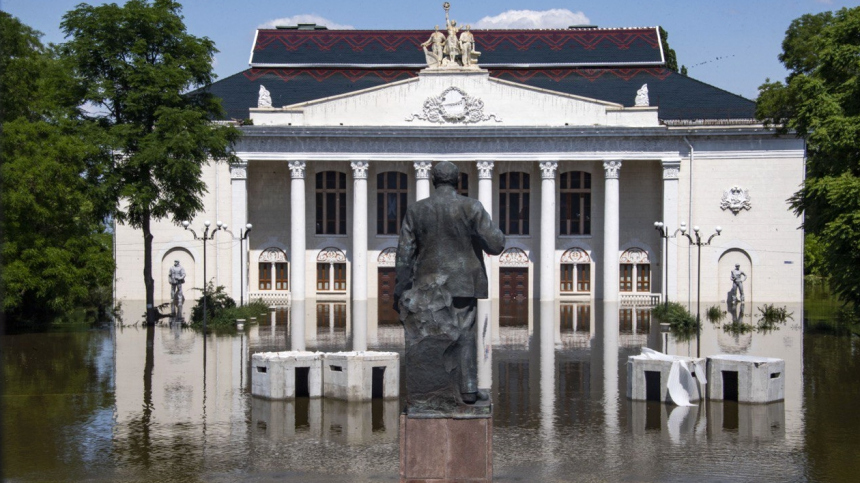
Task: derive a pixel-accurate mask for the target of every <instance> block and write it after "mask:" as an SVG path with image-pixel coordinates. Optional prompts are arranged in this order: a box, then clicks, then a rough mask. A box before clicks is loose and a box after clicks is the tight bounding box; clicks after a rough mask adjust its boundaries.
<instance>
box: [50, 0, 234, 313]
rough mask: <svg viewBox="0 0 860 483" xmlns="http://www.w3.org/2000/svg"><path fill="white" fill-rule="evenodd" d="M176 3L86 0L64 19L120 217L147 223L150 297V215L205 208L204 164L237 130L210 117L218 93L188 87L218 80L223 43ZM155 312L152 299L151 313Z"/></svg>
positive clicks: (221, 156)
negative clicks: (101, 130) (198, 33)
mask: <svg viewBox="0 0 860 483" xmlns="http://www.w3.org/2000/svg"><path fill="white" fill-rule="evenodd" d="M180 12H181V6H180V5H179V3H177V2H174V1H171V0H155V1H152V2H148V1H145V0H130V1H128V2H127V3H126V4H125V5H124V6H122V7H120V6H118V5H116V4H105V5H100V6H91V5H86V4H81V5H79V6H78V7H77V8H76V9H75V10H73V11H71V12H69V13H67V14H66V15H65V16H64V17H63V22H62V28H63V31H64V32H65V34H66V36H67V37H68V38H69V41H68V42H67V43H66V44H65V45H64V53H65V55H66V57H67V58H68V59H70V60H71V61H72V62H73V64H74V65H75V68H76V72H77V73H78V75H79V76H80V77H81V79H82V85H83V86H84V89H85V93H84V99H85V100H86V101H88V102H90V103H91V104H93V105H95V106H96V107H97V108H98V109H99V111H98V114H97V117H98V118H99V120H100V121H101V122H102V123H103V125H104V126H105V132H106V134H107V137H108V139H109V143H110V144H111V146H112V147H113V148H114V149H115V150H116V153H117V155H116V156H115V158H114V162H113V165H112V166H111V168H110V170H109V173H108V176H107V186H109V187H110V188H111V189H112V190H113V192H112V195H113V196H114V197H115V198H116V199H117V200H119V201H120V202H121V203H118V204H117V206H116V217H117V219H118V220H119V221H120V222H123V223H127V224H129V225H131V226H132V227H134V228H138V229H141V230H142V232H143V237H144V273H143V275H144V285H145V288H146V302H147V306H148V307H152V306H153V305H154V280H153V279H152V233H151V228H150V223H151V221H152V220H160V219H164V218H172V220H173V221H174V222H176V223H178V222H181V221H183V220H189V219H191V218H192V217H193V216H194V215H195V214H196V213H198V212H200V211H201V210H202V209H203V201H202V195H203V194H205V193H206V185H205V183H204V182H203V180H202V179H201V173H202V169H203V166H205V165H206V164H207V163H208V162H209V161H210V160H214V161H233V160H234V157H233V155H232V145H233V143H234V142H235V141H236V140H237V139H238V135H239V131H238V130H236V129H235V128H232V127H228V126H218V125H213V124H212V123H211V119H213V118H217V117H219V115H220V114H221V113H222V109H221V105H220V100H218V99H217V98H214V97H213V96H211V95H210V94H208V93H206V89H200V90H197V91H194V92H195V93H194V94H189V92H190V91H191V90H192V89H195V88H198V87H203V88H205V87H207V86H209V85H210V84H211V83H212V80H213V79H214V74H213V72H212V56H213V55H214V54H215V53H216V52H217V50H216V49H215V45H214V43H213V42H212V41H211V40H209V39H208V38H205V37H204V38H197V37H195V36H193V35H191V34H189V33H188V32H186V28H185V25H184V23H183V20H182V16H181V14H180ZM155 316H156V313H155V310H154V309H152V308H151V309H150V310H148V314H147V321H148V322H149V323H154V322H155Z"/></svg>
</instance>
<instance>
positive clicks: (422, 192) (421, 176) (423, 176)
mask: <svg viewBox="0 0 860 483" xmlns="http://www.w3.org/2000/svg"><path fill="white" fill-rule="evenodd" d="M413 166H415V201H419V200H423V199H424V198H429V197H430V169H432V168H433V165H432V163H430V161H418V162H416V163H415V164H414V165H413Z"/></svg>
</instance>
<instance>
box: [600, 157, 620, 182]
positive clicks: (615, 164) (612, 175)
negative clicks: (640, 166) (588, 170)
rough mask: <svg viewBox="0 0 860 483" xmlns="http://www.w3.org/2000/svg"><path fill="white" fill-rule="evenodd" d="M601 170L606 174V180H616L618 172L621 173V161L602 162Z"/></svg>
mask: <svg viewBox="0 0 860 483" xmlns="http://www.w3.org/2000/svg"><path fill="white" fill-rule="evenodd" d="M603 170H604V171H605V172H606V179H618V172H619V171H621V160H620V159H613V160H611V161H604V162H603Z"/></svg>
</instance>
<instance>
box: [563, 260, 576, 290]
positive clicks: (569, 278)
mask: <svg viewBox="0 0 860 483" xmlns="http://www.w3.org/2000/svg"><path fill="white" fill-rule="evenodd" d="M573 267H574V266H573V265H571V264H568V263H566V264H564V265H562V266H561V291H562V292H573V272H574V269H573Z"/></svg>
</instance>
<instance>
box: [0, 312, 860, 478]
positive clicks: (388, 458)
mask: <svg viewBox="0 0 860 483" xmlns="http://www.w3.org/2000/svg"><path fill="white" fill-rule="evenodd" d="M371 304H373V305H371ZM369 305H371V307H374V306H375V302H371V303H369ZM523 306H525V307H526V309H525V311H524V312H523V309H520V317H522V318H521V319H519V320H517V321H514V320H509V322H507V324H508V325H506V326H505V327H503V328H504V329H505V330H513V331H520V332H513V333H515V334H523V335H524V337H523V338H522V339H519V337H520V336H519V335H516V336H510V338H509V339H504V337H509V335H505V334H500V338H502V339H503V340H511V341H514V342H512V343H510V344H502V345H497V346H495V347H494V348H493V358H492V366H491V367H492V378H493V401H494V422H495V425H494V464H495V474H496V476H497V478H498V479H499V480H503V481H535V480H542V481H569V480H586V481H587V480H599V481H620V480H628V481H629V480H633V481H667V480H669V481H689V480H706V481H726V480H734V481H751V480H754V481H766V480H771V481H795V480H804V479H810V480H816V481H820V480H840V479H842V480H844V479H849V478H850V476H849V475H851V474H852V473H849V472H850V471H854V470H853V467H854V465H855V464H856V454H857V451H858V445H860V442H858V441H857V438H856V434H857V432H860V420H858V418H856V417H854V416H853V414H854V413H855V411H854V410H853V408H854V406H855V405H856V401H857V400H858V399H860V375H859V374H860V367H858V362H857V360H858V359H857V357H856V353H860V342H857V341H852V340H850V339H838V338H829V337H827V336H806V343H804V339H803V337H802V333H801V331H800V327H799V324H795V325H792V324H788V325H786V326H784V327H782V328H781V329H780V330H779V331H778V332H774V333H769V334H758V333H753V334H751V339H750V341H749V348H748V349H747V352H746V353H750V354H755V355H761V356H765V357H780V358H783V359H785V361H786V373H787V374H788V375H789V376H788V377H787V379H786V400H785V401H784V402H781V403H777V404H769V405H756V406H750V405H739V404H737V403H731V402H722V403H708V404H703V405H700V406H694V407H690V408H679V407H675V406H672V405H667V404H655V403H648V402H633V401H628V400H627V399H626V398H624V397H623V394H624V391H623V390H622V388H624V387H625V386H626V381H627V376H626V371H625V370H623V368H624V367H625V366H624V363H625V362H626V359H627V356H629V355H633V354H636V353H638V352H639V347H641V346H642V345H644V344H646V343H647V344H648V345H649V346H653V347H655V348H663V349H664V350H665V351H667V352H669V353H672V354H679V355H689V354H688V353H687V352H689V351H690V350H693V351H695V344H693V347H692V349H691V347H690V345H689V344H687V343H683V342H679V341H677V340H676V339H675V338H674V337H672V336H671V335H669V334H667V335H666V336H665V337H666V339H665V341H664V339H663V337H664V336H663V334H662V333H661V332H660V330H659V327H658V324H656V323H651V321H650V319H649V318H648V316H647V315H646V313H644V312H642V311H643V310H646V309H642V308H641V307H634V308H631V310H630V317H629V319H628V320H631V323H630V325H629V326H627V327H629V328H624V329H623V328H622V323H621V322H622V320H625V317H627V316H626V315H623V314H624V313H623V312H622V310H626V309H628V308H627V307H618V306H617V305H610V304H603V303H599V304H597V305H594V304H583V303H573V304H560V303H555V304H554V305H553V304H551V303H550V304H540V303H533V304H532V307H533V310H534V313H533V314H529V313H528V309H527V307H528V305H527V304H523V305H521V306H520V307H523ZM298 307H299V304H297V303H294V304H293V306H292V307H291V310H290V311H285V310H280V311H277V310H276V311H272V312H271V313H270V314H269V316H268V318H267V319H266V321H265V323H261V325H260V326H259V327H251V328H249V329H248V330H247V331H246V332H245V333H240V334H238V335H236V336H229V337H226V336H225V337H221V336H215V335H209V336H207V337H206V342H205V344H204V340H203V337H202V336H201V335H200V334H199V333H198V332H194V331H191V330H182V329H180V328H177V327H169V326H167V325H165V326H158V327H155V328H153V329H152V330H151V331H150V330H147V329H144V328H140V329H135V328H126V329H116V330H114V331H101V332H99V331H90V332H81V333H63V334H60V333H57V334H22V335H14V336H7V337H6V339H5V340H4V342H3V347H2V349H3V351H2V354H3V362H4V382H5V391H6V392H5V393H4V395H3V403H4V405H5V407H6V411H5V412H4V413H3V418H4V419H3V431H4V436H5V438H4V447H3V451H4V457H5V459H4V462H3V463H4V470H5V472H6V475H5V476H6V477H8V478H10V479H12V480H37V481H57V480H60V481H78V480H88V479H89V480H92V479H103V480H113V481H129V480H136V481H141V480H144V479H146V480H151V481H213V480H215V481H233V480H261V481H263V480H265V481H268V480H274V479H278V480H284V481H342V482H346V481H376V480H389V481H393V480H396V478H397V474H398V466H399V452H398V436H397V435H398V417H399V411H400V409H401V408H402V401H400V402H398V401H396V400H395V401H381V400H374V401H371V402H367V403H360V404H354V403H345V402H340V401H333V400H328V399H307V398H300V399H296V400H294V401H266V400H260V399H257V398H252V397H250V395H249V394H248V374H247V372H246V371H247V370H248V364H249V354H250V353H253V352H258V351H262V350H285V349H287V348H289V347H292V346H293V345H295V344H297V341H296V340H295V338H294V337H292V336H291V334H290V329H291V328H292V326H293V325H294V324H298V326H297V331H303V330H304V329H305V327H306V324H308V325H309V329H311V328H312V329H313V330H307V331H306V332H308V333H309V332H313V333H314V335H313V336H311V334H308V339H307V342H306V343H305V344H306V345H307V348H308V349H309V350H320V349H322V350H329V349H334V350H349V349H350V348H351V347H352V342H351V341H350V338H349V330H348V328H349V326H350V324H351V323H354V321H352V320H351V317H352V315H351V314H350V311H354V310H356V309H355V306H354V305H348V306H347V307H346V311H345V316H346V321H345V322H338V321H335V323H334V324H332V317H336V313H335V311H334V310H335V309H333V308H332V309H329V312H327V313H326V312H324V311H323V313H325V314H326V316H327V317H328V318H324V320H326V321H327V324H326V325H323V326H320V325H319V319H318V318H317V317H316V315H317V314H318V312H317V304H316V302H312V301H308V303H307V305H302V306H301V308H300V309H299V308H298ZM496 307H497V306H495V305H494V312H495V310H496ZM308 311H310V312H309V313H308ZM139 312H141V313H142V312H143V310H140V311H139ZM500 312H501V311H500ZM795 312H797V311H796V310H795ZM296 317H298V318H299V319H301V322H299V323H297V322H296ZM273 321H274V323H273ZM646 321H647V322H646ZM646 323H647V327H648V331H647V332H646V331H645V329H644V327H645V326H646ZM532 324H533V325H534V330H533V331H530V330H529V327H530V325H532ZM317 329H319V330H323V331H324V332H325V333H324V334H322V335H325V334H331V337H330V338H329V339H327V340H323V339H322V338H321V337H319V335H320V334H319V332H318V330H317ZM331 329H335V330H333V331H332V330H331ZM622 329H623V331H624V333H622ZM391 330H392V331H393V330H400V329H399V327H395V326H392V328H391ZM368 332H369V337H368V338H369V340H372V339H371V337H370V333H371V332H378V333H379V334H384V333H385V332H384V331H382V330H381V328H380V327H379V326H378V325H377V324H376V322H375V321H374V320H373V319H372V318H369V320H368ZM508 334H511V333H508ZM721 334H724V332H723V331H722V330H717V329H716V328H715V327H713V326H712V325H711V324H705V326H704V328H703V332H702V353H703V354H708V355H709V354H716V353H720V352H722V348H721V342H720V335H721ZM376 337H377V340H378V342H377V345H374V344H368V345H369V347H370V348H371V349H376V348H378V347H379V344H383V343H387V344H390V342H384V341H390V340H395V339H394V338H393V337H388V336H382V335H379V336H376ZM582 338H588V339H587V342H582V341H581V339H582ZM573 341H576V343H573ZM636 344H639V345H636ZM663 346H665V347H663ZM387 348H391V349H394V350H401V351H402V346H400V347H395V346H388V347H387ZM804 359H805V362H804ZM803 374H806V376H805V377H802V375H803ZM403 380H404V378H401V381H403ZM693 453H695V454H697V455H699V457H697V458H691V457H690V455H691V454H693ZM726 462H731V464H726Z"/></svg>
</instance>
